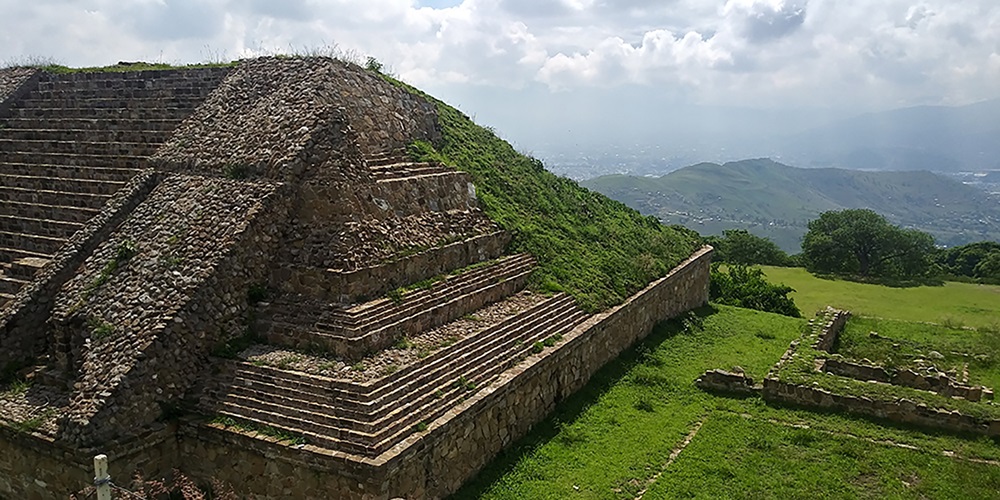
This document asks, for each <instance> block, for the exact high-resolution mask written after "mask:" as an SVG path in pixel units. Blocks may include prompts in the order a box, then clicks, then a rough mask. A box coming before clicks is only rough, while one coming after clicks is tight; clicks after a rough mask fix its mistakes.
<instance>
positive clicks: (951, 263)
mask: <svg viewBox="0 0 1000 500" xmlns="http://www.w3.org/2000/svg"><path fill="white" fill-rule="evenodd" d="M937 264H938V265H940V266H941V268H942V269H943V270H944V271H945V272H946V273H948V274H950V275H952V276H965V277H968V278H975V279H979V280H983V281H989V282H997V281H1000V243H997V242H995V241H980V242H977V243H969V244H968V245H962V246H960V247H954V248H949V249H947V250H942V251H941V252H939V253H938V256H937Z"/></svg>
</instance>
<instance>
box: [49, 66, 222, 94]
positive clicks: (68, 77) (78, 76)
mask: <svg viewBox="0 0 1000 500" xmlns="http://www.w3.org/2000/svg"><path fill="white" fill-rule="evenodd" d="M229 69H230V68H199V69H179V70H178V69H173V70H148V71H128V72H118V73H116V72H102V73H74V74H63V75H53V74H42V75H41V76H40V77H39V79H38V90H40V91H49V90H88V89H115V90H121V89H157V88H162V89H173V88H184V87H198V88H202V87H205V88H215V87H216V86H218V84H219V82H221V81H222V79H223V78H225V76H226V75H227V74H228V72H229Z"/></svg>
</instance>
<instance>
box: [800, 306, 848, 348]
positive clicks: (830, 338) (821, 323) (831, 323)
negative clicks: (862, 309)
mask: <svg viewBox="0 0 1000 500" xmlns="http://www.w3.org/2000/svg"><path fill="white" fill-rule="evenodd" d="M816 316H817V318H816V319H814V320H809V325H810V326H811V327H813V328H816V327H819V328H820V332H819V338H818V339H816V344H815V345H813V347H814V348H816V349H818V350H820V351H826V352H831V351H832V349H833V345H834V344H836V343H837V337H838V336H839V335H840V332H842V331H843V330H844V325H846V324H847V320H848V319H850V318H851V313H850V312H848V311H842V310H839V309H834V308H832V307H827V308H826V309H824V310H822V311H819V312H818V313H816ZM817 321H818V323H817Z"/></svg>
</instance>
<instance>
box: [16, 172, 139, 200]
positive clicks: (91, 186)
mask: <svg viewBox="0 0 1000 500" xmlns="http://www.w3.org/2000/svg"><path fill="white" fill-rule="evenodd" d="M124 185H125V182H123V181H94V180H89V179H67V178H63V177H38V176H33V175H9V174H5V173H0V186H5V187H12V188H22V189H34V190H42V191H65V192H69V193H89V194H104V195H110V194H114V192H115V191H118V190H119V189H121V188H122V186H124Z"/></svg>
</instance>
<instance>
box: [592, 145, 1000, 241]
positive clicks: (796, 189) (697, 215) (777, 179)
mask: <svg viewBox="0 0 1000 500" xmlns="http://www.w3.org/2000/svg"><path fill="white" fill-rule="evenodd" d="M582 184H583V185H584V186H586V187H589V188H591V189H594V190H595V191H599V192H601V193H604V194H606V195H608V196H610V197H612V198H614V199H616V200H619V201H621V202H623V203H625V204H627V205H629V206H631V207H633V208H635V209H637V210H639V211H640V212H642V213H644V214H650V215H655V216H657V217H659V218H661V219H663V220H664V221H665V222H667V223H675V224H683V225H685V226H687V227H690V228H692V229H695V230H697V231H698V232H700V233H702V234H719V233H721V232H722V230H724V229H748V230H749V231H751V232H753V233H754V234H758V235H760V236H766V237H769V238H771V239H772V240H774V241H775V242H776V243H777V244H778V245H779V246H780V247H781V248H782V249H784V250H786V251H788V252H791V253H796V252H798V251H799V245H800V243H801V237H802V235H804V234H805V232H806V225H807V223H808V222H809V221H810V220H812V219H815V218H816V217H817V216H818V215H819V214H820V213H822V212H826V211H829V210H841V209H845V208H869V209H872V210H874V211H876V212H878V213H880V214H883V215H884V216H885V217H886V218H887V219H888V220H889V221H890V222H892V223H893V224H899V225H902V226H905V227H913V228H916V229H920V230H922V231H926V232H928V233H930V234H931V235H932V236H934V238H935V240H936V242H937V243H938V244H943V245H947V246H954V245H961V244H965V243H970V242H973V241H981V240H1000V199H998V198H996V197H990V196H989V195H988V194H986V193H985V192H983V191H981V190H978V189H976V188H974V187H971V186H966V185H964V184H962V183H960V182H958V181H954V180H951V179H948V178H944V177H941V176H938V175H936V174H932V173H930V172H862V171H855V170H842V169H834V168H823V169H801V168H794V167H789V166H787V165H782V164H780V163H777V162H774V161H771V160H768V159H757V160H744V161H739V162H731V163H726V164H724V165H717V164H714V163H701V164H698V165H693V166H690V167H686V168H683V169H680V170H677V171H675V172H671V173H670V174H667V175H665V176H663V177H658V178H653V177H631V176H622V175H611V176H603V177H598V178H596V179H591V180H587V181H584V182H583V183H582Z"/></svg>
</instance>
